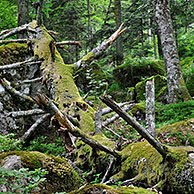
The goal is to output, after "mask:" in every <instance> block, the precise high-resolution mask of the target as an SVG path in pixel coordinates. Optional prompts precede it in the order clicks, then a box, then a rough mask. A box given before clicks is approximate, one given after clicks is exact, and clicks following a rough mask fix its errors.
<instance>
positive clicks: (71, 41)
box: [56, 40, 82, 48]
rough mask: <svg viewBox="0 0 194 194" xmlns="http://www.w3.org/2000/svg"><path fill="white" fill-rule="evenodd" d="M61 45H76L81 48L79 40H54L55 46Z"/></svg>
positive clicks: (61, 46) (59, 46) (60, 46)
mask: <svg viewBox="0 0 194 194" xmlns="http://www.w3.org/2000/svg"><path fill="white" fill-rule="evenodd" d="M63 45H76V46H79V47H80V48H82V44H81V42H79V41H73V40H69V41H63V42H56V47H58V48H63Z"/></svg>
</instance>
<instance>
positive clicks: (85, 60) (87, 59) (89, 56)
mask: <svg viewBox="0 0 194 194" xmlns="http://www.w3.org/2000/svg"><path fill="white" fill-rule="evenodd" d="M93 59H94V53H93V52H89V53H88V54H87V55H85V56H84V57H83V58H82V59H81V61H82V63H86V64H88V63H91V62H92V61H93Z"/></svg>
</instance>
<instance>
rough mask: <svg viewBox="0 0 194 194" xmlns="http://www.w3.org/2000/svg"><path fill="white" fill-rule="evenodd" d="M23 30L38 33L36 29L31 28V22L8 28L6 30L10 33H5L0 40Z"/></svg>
mask: <svg viewBox="0 0 194 194" xmlns="http://www.w3.org/2000/svg"><path fill="white" fill-rule="evenodd" d="M22 31H30V32H34V33H36V30H34V29H32V28H30V24H24V25H22V26H19V27H17V28H13V29H10V30H7V31H6V32H8V33H7V34H5V33H3V34H4V35H3V36H1V37H0V40H2V39H5V38H8V37H10V36H12V35H14V34H17V33H19V32H22Z"/></svg>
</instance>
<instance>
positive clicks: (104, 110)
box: [102, 102, 132, 115]
mask: <svg viewBox="0 0 194 194" xmlns="http://www.w3.org/2000/svg"><path fill="white" fill-rule="evenodd" d="M131 103H132V102H122V103H118V104H117V105H118V106H119V107H123V106H125V105H127V104H131ZM112 111H113V110H112V109H111V108H110V107H106V108H103V109H102V115H105V114H108V113H110V112H112Z"/></svg>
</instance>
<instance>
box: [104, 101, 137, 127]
mask: <svg viewBox="0 0 194 194" xmlns="http://www.w3.org/2000/svg"><path fill="white" fill-rule="evenodd" d="M133 107H134V104H131V105H128V106H126V107H124V108H123V110H124V111H126V112H127V111H129V110H131V109H132V108H133ZM119 117H120V116H119V115H118V114H115V115H113V116H112V117H111V118H108V119H106V121H104V122H103V125H104V126H107V125H109V124H111V123H113V122H114V121H115V120H116V119H118V118H119Z"/></svg>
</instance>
